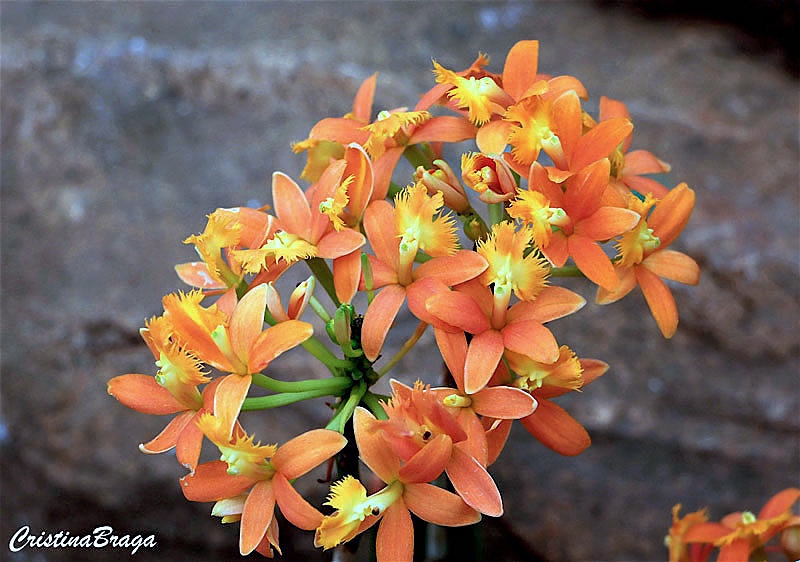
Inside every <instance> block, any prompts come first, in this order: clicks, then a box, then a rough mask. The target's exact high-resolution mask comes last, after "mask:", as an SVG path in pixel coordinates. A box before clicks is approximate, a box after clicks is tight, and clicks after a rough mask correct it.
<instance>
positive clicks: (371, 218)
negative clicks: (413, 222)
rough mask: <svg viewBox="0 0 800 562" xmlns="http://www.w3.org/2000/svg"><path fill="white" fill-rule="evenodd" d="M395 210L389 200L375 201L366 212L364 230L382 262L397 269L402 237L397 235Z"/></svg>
mask: <svg viewBox="0 0 800 562" xmlns="http://www.w3.org/2000/svg"><path fill="white" fill-rule="evenodd" d="M393 224H394V210H393V208H392V205H391V203H389V202H388V201H383V200H380V201H373V202H372V203H370V204H369V206H368V207H367V210H366V212H365V213H364V231H365V232H366V233H367V240H369V244H370V246H371V247H372V251H373V252H374V253H375V257H377V258H378V259H379V260H381V261H382V262H384V263H386V264H387V265H389V266H391V267H392V269H394V270H397V268H398V267H399V256H400V250H399V248H400V239H399V238H398V237H397V236H396V235H395V232H394V228H387V225H393Z"/></svg>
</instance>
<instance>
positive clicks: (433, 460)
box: [398, 433, 453, 483]
mask: <svg viewBox="0 0 800 562" xmlns="http://www.w3.org/2000/svg"><path fill="white" fill-rule="evenodd" d="M452 450H453V440H452V439H451V438H450V436H449V435H447V434H445V433H442V434H439V435H437V436H436V437H435V438H433V439H431V441H429V442H428V443H427V444H426V445H425V446H424V447H423V448H422V449H420V450H419V451H418V452H417V453H416V454H414V456H412V457H411V458H410V459H408V461H407V462H406V464H405V465H403V468H401V469H400V472H399V474H398V476H399V478H400V480H401V481H402V482H403V483H406V482H413V483H418V482H431V481H433V480H435V479H436V478H437V477H438V476H439V475H440V474H441V473H442V472H443V471H444V467H445V465H446V464H447V462H448V461H449V460H450V453H451V452H452Z"/></svg>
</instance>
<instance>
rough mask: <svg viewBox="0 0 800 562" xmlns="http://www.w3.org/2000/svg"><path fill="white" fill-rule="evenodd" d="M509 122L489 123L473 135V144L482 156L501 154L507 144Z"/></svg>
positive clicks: (510, 124)
mask: <svg viewBox="0 0 800 562" xmlns="http://www.w3.org/2000/svg"><path fill="white" fill-rule="evenodd" d="M512 125H513V123H512V122H511V121H505V120H497V121H489V122H488V123H486V124H485V125H484V126H482V127H481V128H480V129H478V132H477V134H476V135H475V143H476V144H477V145H478V149H479V150H480V151H481V152H483V153H484V154H502V153H503V151H504V150H505V149H506V144H508V134H509V133H510V132H511V127H512Z"/></svg>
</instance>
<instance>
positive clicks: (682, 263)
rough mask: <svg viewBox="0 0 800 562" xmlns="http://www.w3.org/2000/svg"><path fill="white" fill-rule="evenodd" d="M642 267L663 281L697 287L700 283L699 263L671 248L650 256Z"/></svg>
mask: <svg viewBox="0 0 800 562" xmlns="http://www.w3.org/2000/svg"><path fill="white" fill-rule="evenodd" d="M642 265H643V266H645V267H646V268H647V269H649V270H650V271H652V272H653V273H655V274H656V275H658V276H659V277H661V278H663V279H670V280H671V281H677V282H678V283H684V284H685V285H697V284H698V283H699V282H700V266H699V265H697V262H696V261H694V260H693V259H692V258H691V257H689V256H687V255H686V254H683V253H681V252H676V251H675V250H670V249H669V248H667V249H666V250H659V251H657V252H654V253H652V254H650V255H649V256H647V257H646V258H645V260H644V261H643V262H642Z"/></svg>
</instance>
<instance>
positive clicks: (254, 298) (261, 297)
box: [229, 283, 267, 359]
mask: <svg viewBox="0 0 800 562" xmlns="http://www.w3.org/2000/svg"><path fill="white" fill-rule="evenodd" d="M266 308H267V284H266V283H262V284H260V285H259V286H258V287H254V288H252V289H250V290H249V291H247V293H245V295H244V296H243V297H242V298H241V300H240V301H239V303H238V304H237V305H236V308H234V309H233V314H232V315H231V320H230V328H229V329H230V338H231V347H232V348H233V352H234V353H235V354H236V356H237V357H239V358H240V359H245V358H246V357H247V356H248V355H249V353H250V348H251V347H252V346H253V343H255V341H256V339H257V338H258V336H259V334H261V328H262V327H263V326H264V310H266Z"/></svg>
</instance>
